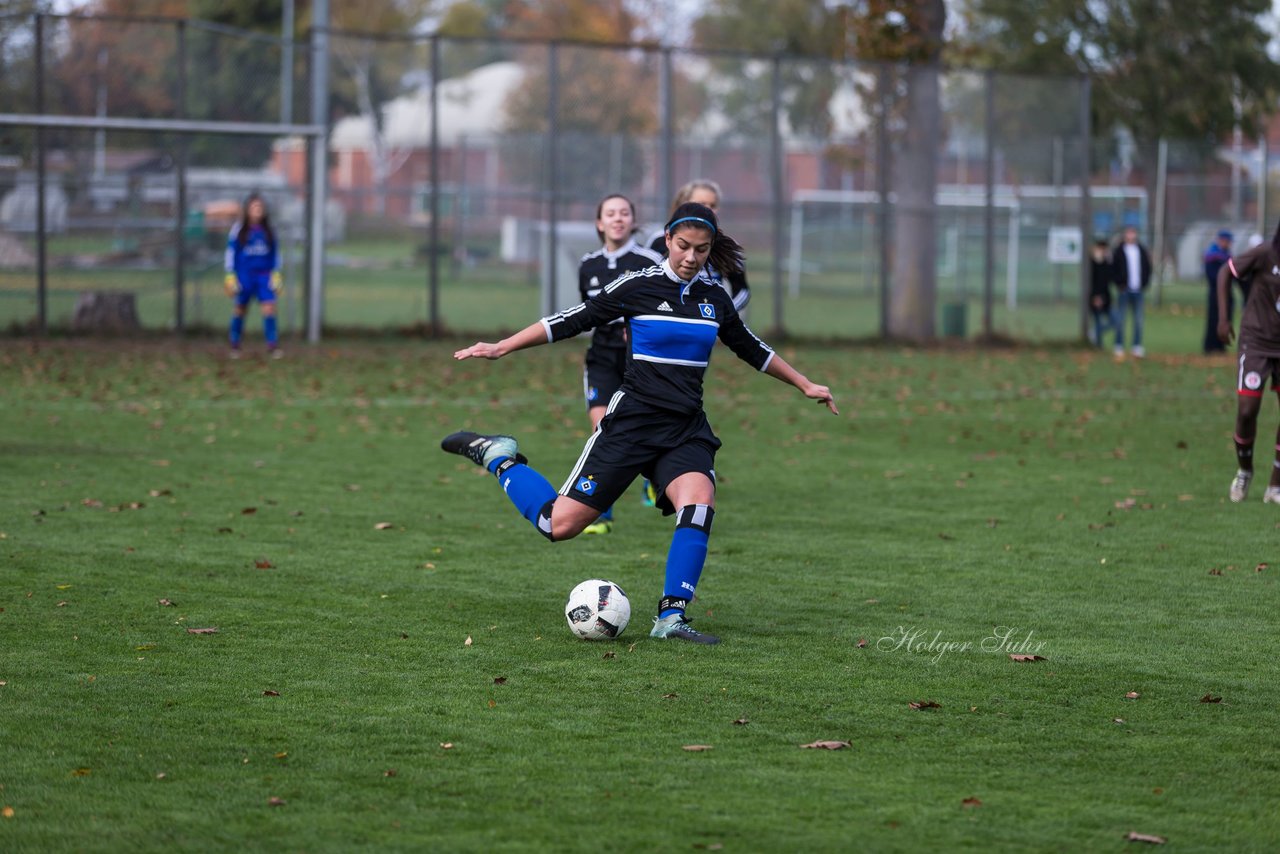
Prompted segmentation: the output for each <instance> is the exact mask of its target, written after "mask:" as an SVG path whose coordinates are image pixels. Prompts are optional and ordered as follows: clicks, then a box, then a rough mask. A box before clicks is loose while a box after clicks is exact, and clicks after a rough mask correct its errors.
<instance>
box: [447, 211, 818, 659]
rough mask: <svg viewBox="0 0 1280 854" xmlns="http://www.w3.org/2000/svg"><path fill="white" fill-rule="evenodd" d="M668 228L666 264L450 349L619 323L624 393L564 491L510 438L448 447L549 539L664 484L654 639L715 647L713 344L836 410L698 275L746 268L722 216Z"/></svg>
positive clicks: (491, 352)
mask: <svg viewBox="0 0 1280 854" xmlns="http://www.w3.org/2000/svg"><path fill="white" fill-rule="evenodd" d="M665 233H666V242H667V249H668V257H667V260H666V261H664V262H663V263H662V265H661V266H658V267H653V268H649V269H647V270H643V271H640V272H637V273H631V274H629V275H626V276H623V277H622V278H620V279H618V280H616V281H614V282H613V283H612V284H610V285H608V286H607V287H606V288H604V290H603V291H601V292H600V294H598V295H597V296H595V297H593V298H592V299H589V300H587V301H586V302H584V303H582V304H580V305H577V306H574V307H573V308H570V309H566V310H565V311H562V312H560V313H559V314H553V315H551V316H550V317H545V318H543V319H542V320H540V321H538V322H536V323H534V324H532V325H530V326H528V327H526V328H525V329H523V330H521V331H520V332H517V333H516V334H514V335H512V336H510V337H509V338H504V339H503V340H501V341H499V342H497V343H496V344H490V343H484V342H480V343H476V344H473V345H472V346H470V347H467V348H465V349H463V350H459V351H457V352H456V353H454V358H455V359H458V360H462V359H474V358H482V359H500V358H502V357H503V356H505V355H507V354H508V353H514V352H515V351H517V350H523V349H525V348H528V347H534V346H537V345H539V344H547V343H550V342H554V341H560V340H563V339H565V338H571V337H573V336H574V335H577V334H578V333H580V332H584V331H586V330H588V329H591V328H594V327H596V326H599V325H601V324H604V323H609V322H610V321H612V320H614V319H616V318H623V319H624V322H625V323H626V324H627V328H628V331H629V334H628V341H629V347H630V353H629V358H628V363H627V371H626V375H625V376H624V377H623V380H622V387H621V388H620V389H619V390H618V391H617V393H616V394H614V395H613V397H612V398H610V400H609V405H608V407H607V409H606V413H605V417H604V418H603V420H601V422H600V424H599V425H598V426H597V427H596V429H595V432H594V433H592V434H591V438H589V439H588V440H587V444H586V446H585V447H584V448H583V450H582V455H581V456H580V457H579V458H578V462H577V464H576V465H575V466H574V467H573V470H572V471H571V472H570V473H569V477H568V479H567V480H566V481H565V483H564V486H562V487H561V488H560V490H559V492H557V491H556V489H555V487H553V486H552V485H551V484H550V483H548V482H547V480H546V478H544V477H543V476H542V475H541V474H539V473H538V472H537V471H535V470H534V469H533V468H531V467H530V466H529V465H528V464H527V463H528V460H526V459H525V457H524V456H523V455H522V454H520V452H519V449H518V446H517V443H516V440H515V438H513V437H511V436H506V435H484V434H480V433H471V432H462V433H454V434H452V435H450V436H446V437H445V439H444V441H443V442H441V447H442V448H443V449H444V450H445V451H448V452H450V453H454V454H461V455H463V456H465V457H467V458H469V459H470V460H472V461H473V462H475V463H476V464H478V465H481V466H484V467H485V468H486V469H487V470H488V471H490V472H491V473H492V474H494V475H495V476H496V477H497V479H498V483H499V485H500V486H501V488H502V491H503V493H504V494H505V495H506V496H507V498H508V499H510V501H511V502H512V504H514V505H515V507H516V509H517V510H518V511H519V512H520V515H522V516H524V518H525V519H527V520H529V522H530V523H532V524H533V526H534V527H535V528H536V529H537V530H538V532H539V533H541V534H542V535H543V536H544V537H546V538H547V539H549V540H551V541H553V542H555V541H559V540H568V539H571V538H573V537H575V536H577V535H578V534H580V533H581V532H582V531H583V529H584V528H586V527H587V526H588V525H590V524H591V523H592V522H594V521H595V520H596V519H597V518H598V517H599V515H600V513H601V512H602V511H603V510H604V509H605V508H607V507H609V506H611V505H612V504H613V503H614V501H616V500H617V498H618V497H619V496H620V495H622V493H623V492H624V491H625V490H626V488H627V487H628V486H629V485H630V484H631V482H632V481H633V480H634V479H635V478H636V477H637V476H638V475H641V474H643V475H644V476H645V477H647V478H649V479H650V480H651V481H652V482H653V483H654V484H655V486H656V487H657V491H658V507H659V508H661V509H662V511H663V513H664V514H665V515H672V514H674V515H675V517H676V530H675V535H674V536H673V537H672V540H671V546H670V549H669V550H668V552H667V567H666V580H665V583H664V585H663V595H662V598H661V600H659V602H658V616H657V617H656V618H655V619H654V626H653V630H652V631H651V632H650V633H649V634H650V637H655V638H674V639H678V640H684V641H689V642H692V643H704V644H710V643H719V640H720V639H719V638H717V637H715V636H713V635H708V634H705V633H703V632H699V631H697V630H696V629H694V628H693V627H692V626H691V625H689V620H688V618H687V617H686V616H685V608H686V606H687V605H688V604H689V602H690V601H691V600H692V599H693V595H694V592H695V590H696V589H697V586H698V579H699V578H700V577H701V575H702V567H703V564H704V562H705V561H706V557H707V542H708V540H709V538H710V535H711V523H712V520H713V519H714V518H715V455H716V450H717V449H718V448H719V447H720V440H719V439H718V438H716V435H715V434H714V433H713V432H712V431H711V426H710V424H708V423H707V416H706V413H705V412H704V411H703V403H702V381H703V375H704V374H705V373H706V370H707V360H708V358H709V357H710V355H711V348H712V346H713V345H714V344H715V341H716V338H717V337H718V338H719V339H720V340H721V341H723V342H724V343H725V345H726V346H728V347H729V349H731V350H732V351H733V352H734V354H736V355H737V356H738V358H740V359H742V360H743V361H745V362H747V363H748V364H750V365H751V366H753V367H755V368H756V369H757V370H760V371H763V372H764V373H766V374H769V375H770V376H772V377H775V378H777V379H779V380H782V381H783V382H786V383H790V384H791V385H793V386H795V387H796V388H797V389H799V390H800V392H801V393H802V394H804V396H805V397H808V398H811V399H812V400H815V401H818V402H819V403H822V404H825V405H826V407H827V408H828V409H829V410H831V412H832V413H833V414H837V415H838V414H839V410H838V409H837V408H836V404H835V399H834V398H833V397H832V395H831V390H830V389H829V388H827V386H825V385H819V384H817V383H815V382H812V381H810V380H809V379H808V378H807V377H805V376H804V375H803V374H801V373H800V372H798V371H797V370H796V369H795V368H793V367H791V365H789V364H787V362H786V360H784V359H783V358H782V357H781V356H779V355H778V354H776V353H774V352H773V350H772V349H770V348H769V346H768V345H766V344H765V343H764V342H763V341H761V340H760V339H759V338H757V337H756V336H755V335H754V334H753V333H752V332H751V330H750V329H748V328H747V327H746V324H744V323H743V322H742V318H741V317H739V316H738V312H737V310H736V309H734V307H733V301H732V300H731V299H730V297H729V295H728V294H727V293H725V291H724V290H723V289H722V288H720V287H719V286H717V285H713V284H711V283H710V282H709V281H707V280H706V279H705V278H700V277H699V275H698V274H699V273H700V272H701V271H702V268H703V267H704V266H706V264H707V263H708V262H710V263H712V264H715V265H716V267H717V268H718V269H720V270H723V271H728V272H733V271H735V270H739V269H741V266H742V247H740V246H739V245H738V243H737V241H735V240H734V239H733V238H731V237H729V236H728V235H727V234H724V233H723V232H721V231H720V230H719V226H718V225H717V223H716V215H715V214H714V213H713V212H712V211H711V210H710V209H709V208H707V207H705V206H704V205H699V204H694V203H689V204H685V205H681V206H680V207H679V208H677V209H676V211H675V213H674V214H673V215H672V217H671V219H670V220H669V221H668V222H667V225H666V228H665Z"/></svg>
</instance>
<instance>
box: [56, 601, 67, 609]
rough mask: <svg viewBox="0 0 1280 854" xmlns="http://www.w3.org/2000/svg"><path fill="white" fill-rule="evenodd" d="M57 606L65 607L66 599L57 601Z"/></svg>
mask: <svg viewBox="0 0 1280 854" xmlns="http://www.w3.org/2000/svg"><path fill="white" fill-rule="evenodd" d="M58 607H59V608H65V607H67V600H66V599H63V600H62V601H61V602H59V603H58Z"/></svg>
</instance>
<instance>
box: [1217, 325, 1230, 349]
mask: <svg viewBox="0 0 1280 854" xmlns="http://www.w3.org/2000/svg"><path fill="white" fill-rule="evenodd" d="M1232 334H1233V330H1232V328H1231V322H1230V321H1228V320H1224V321H1221V322H1220V323H1219V324H1218V340H1219V341H1221V342H1222V343H1223V344H1230V343H1231V336H1232Z"/></svg>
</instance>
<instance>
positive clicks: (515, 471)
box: [489, 457, 557, 528]
mask: <svg viewBox="0 0 1280 854" xmlns="http://www.w3.org/2000/svg"><path fill="white" fill-rule="evenodd" d="M489 471H490V472H492V473H493V474H494V475H496V476H497V478H498V483H499V484H500V485H501V486H502V491H503V492H504V493H506V496H507V498H509V499H510V500H511V503H512V504H514V505H515V506H516V509H517V510H519V511H520V515H521V516H523V517H524V518H526V519H528V520H529V523H530V524H531V525H533V527H535V528H537V527H538V514H539V513H540V511H541V510H542V508H543V507H544V506H546V504H547V502H548V501H553V500H555V497H556V495H557V492H556V488H555V487H554V486H552V485H551V484H550V483H548V482H547V479H546V478H545V477H543V476H542V475H540V474H538V473H537V472H536V471H534V470H533V469H531V468H529V467H528V466H527V465H524V464H523V463H517V462H516V461H515V460H513V459H512V458H511V457H499V458H498V459H496V460H494V461H493V462H491V463H489Z"/></svg>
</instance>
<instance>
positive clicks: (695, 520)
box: [658, 504, 716, 618]
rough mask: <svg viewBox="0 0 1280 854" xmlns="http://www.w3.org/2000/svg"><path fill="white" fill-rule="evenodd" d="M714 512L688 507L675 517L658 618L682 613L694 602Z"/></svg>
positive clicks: (704, 561)
mask: <svg viewBox="0 0 1280 854" xmlns="http://www.w3.org/2000/svg"><path fill="white" fill-rule="evenodd" d="M715 515H716V511H715V510H713V509H712V508H711V507H708V506H707V505H706V504H688V505H685V506H684V507H681V508H680V510H679V512H678V513H676V532H675V535H674V536H672V538H671V548H670V549H669V550H668V551H667V578H666V582H665V583H664V584H663V586H662V602H661V603H660V604H659V605H658V617H659V618H662V617H669V616H671V615H672V614H681V613H684V605H685V603H687V602H688V601H689V600H691V599H693V593H694V591H695V590H696V589H697V587H698V579H699V578H700V577H701V576H702V565H703V564H704V563H706V561H707V542H708V540H710V539H711V521H712V519H714V518H715Z"/></svg>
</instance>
